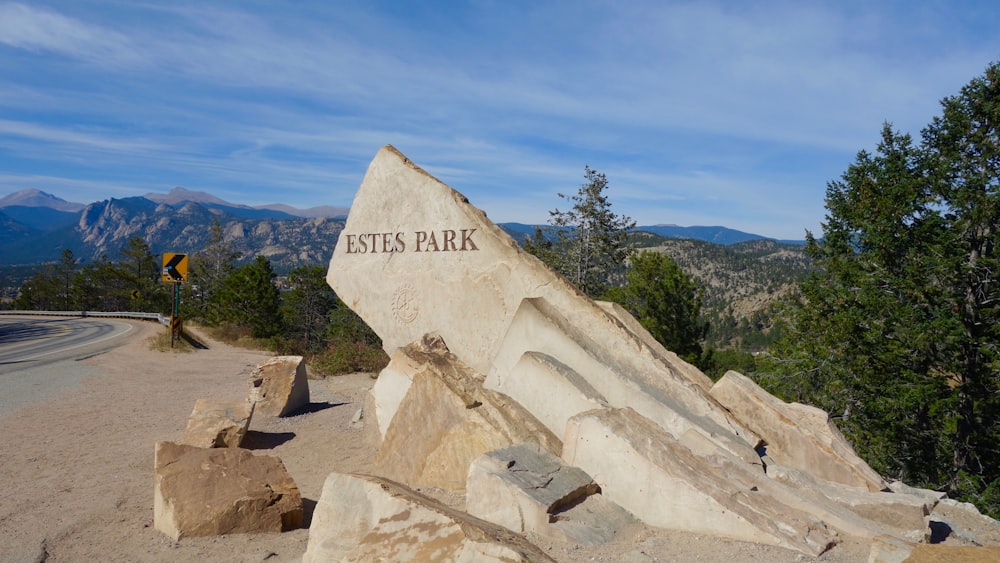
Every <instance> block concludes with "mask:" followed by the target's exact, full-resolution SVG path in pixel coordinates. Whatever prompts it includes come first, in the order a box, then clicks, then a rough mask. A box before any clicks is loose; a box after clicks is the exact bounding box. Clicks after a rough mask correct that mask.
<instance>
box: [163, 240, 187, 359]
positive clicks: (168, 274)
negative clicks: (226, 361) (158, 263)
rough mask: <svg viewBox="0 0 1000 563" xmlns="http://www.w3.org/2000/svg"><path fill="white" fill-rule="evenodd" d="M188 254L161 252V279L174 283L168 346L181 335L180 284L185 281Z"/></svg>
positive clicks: (171, 345) (172, 345)
mask: <svg viewBox="0 0 1000 563" xmlns="http://www.w3.org/2000/svg"><path fill="white" fill-rule="evenodd" d="M187 271H188V255H187V254H177V253H174V252H164V253H163V281H164V282H166V283H172V284H174V308H173V310H172V311H171V313H170V347H171V348H173V347H174V341H175V340H176V339H178V338H180V336H181V284H182V283H184V282H186V281H187Z"/></svg>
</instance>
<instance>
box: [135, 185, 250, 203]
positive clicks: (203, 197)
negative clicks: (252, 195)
mask: <svg viewBox="0 0 1000 563" xmlns="http://www.w3.org/2000/svg"><path fill="white" fill-rule="evenodd" d="M143 197H145V198H146V199H148V200H149V201H155V202H156V203H166V204H167V205H177V204H179V203H184V202H186V201H193V202H195V203H212V204H215V205H225V206H229V207H242V206H240V205H235V204H232V203H229V202H228V201H225V200H222V199H219V198H217V197H215V196H214V195H212V194H210V193H207V192H199V191H194V190H189V189H187V188H182V187H180V186H178V187H176V188H174V189H172V190H170V191H169V192H168V193H165V194H158V193H148V194H146V195H144V196H143Z"/></svg>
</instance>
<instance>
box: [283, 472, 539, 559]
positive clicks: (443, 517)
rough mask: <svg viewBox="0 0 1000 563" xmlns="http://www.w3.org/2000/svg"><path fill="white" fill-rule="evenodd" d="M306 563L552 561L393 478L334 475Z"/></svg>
mask: <svg viewBox="0 0 1000 563" xmlns="http://www.w3.org/2000/svg"><path fill="white" fill-rule="evenodd" d="M302 561H303V563H313V562H320V561H401V562H402V561H455V562H469V563H473V562H480V561H483V562H489V561H494V562H501V561H502V562H518V561H524V562H552V561H553V559H551V558H550V557H548V556H547V555H546V554H545V553H544V552H542V551H541V550H540V549H538V548H537V547H536V546H534V545H532V544H531V543H529V542H528V541H527V540H525V539H524V538H523V537H522V536H520V535H517V534H515V533H513V532H511V531H510V530H507V529H505V528H503V527H500V526H497V525H496V524H492V523H490V522H486V521H485V520H480V519H478V518H475V517H473V516H470V515H468V514H465V513H463V512H459V511H457V510H454V509H451V508H448V507H446V506H444V505H442V504H440V503H438V502H436V501H434V500H432V499H430V498H427V497H426V496H424V495H421V494H419V493H417V492H415V491H413V490H411V489H409V488H408V487H406V486H404V485H401V484H399V483H395V482H393V481H390V480H388V479H383V478H380V477H373V476H365V475H344V474H340V473H331V474H330V476H329V477H327V479H326V482H325V483H324V484H323V492H322V494H321V495H320V498H319V501H318V502H317V503H316V509H315V511H314V512H313V517H312V524H311V525H310V526H309V544H308V546H307V548H306V553H305V555H304V556H303V557H302Z"/></svg>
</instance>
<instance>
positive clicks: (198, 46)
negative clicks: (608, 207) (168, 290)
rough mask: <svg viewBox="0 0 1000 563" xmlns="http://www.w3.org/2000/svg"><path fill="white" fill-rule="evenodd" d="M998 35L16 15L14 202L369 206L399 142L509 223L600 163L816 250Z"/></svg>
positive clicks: (1, 147) (797, 21)
mask: <svg viewBox="0 0 1000 563" xmlns="http://www.w3.org/2000/svg"><path fill="white" fill-rule="evenodd" d="M998 29H1000V7H996V6H995V3H994V2H991V1H985V2H973V1H940V2H920V1H901V2H875V1H859V2H854V1H831V2H803V1H794V2H749V1H731V2H721V1H718V2H712V1H698V2H670V1H649V2H645V1H641V0H636V1H591V0H572V1H544V0H538V1H521V0H506V1H491V0H470V1H466V2H459V1H442V2H432V1H425V2H405V1H396V2H376V1H334V0H330V1H317V2H306V1H296V2H284V3H280V4H279V3H278V2H264V1H259V2H256V1H243V2H222V1H220V2H190V3H189V2H183V1H171V2H166V1H162V2H152V1H150V2H141V1H111V0H109V1H88V0H73V1H66V2H46V1H32V2H23V3H9V2H4V1H3V0H0V194H6V193H11V192H14V191H17V190H20V189H23V188H37V189H41V190H44V191H47V192H50V193H52V194H55V195H57V196H59V197H61V198H63V199H66V200H69V201H76V202H81V203H90V202H93V201H97V200H102V199H107V198H109V197H116V198H121V197H129V196H135V195H143V194H146V193H148V192H167V191H169V190H170V189H171V188H173V187H174V186H183V187H186V188H188V189H192V190H201V191H207V192H209V193H212V194H214V195H216V196H218V197H221V198H223V199H226V200H229V201H232V202H235V203H242V204H247V205H260V204H267V203H275V202H281V203H287V204H291V205H294V206H297V207H310V206H314V205H334V206H347V205H349V204H350V203H351V200H352V198H353V197H354V193H355V191H356V190H357V187H358V185H359V184H360V182H361V179H362V178H363V176H364V172H365V169H366V167H367V165H368V162H369V161H370V160H371V158H372V156H374V154H375V152H376V151H377V150H378V149H379V148H380V147H381V146H383V145H385V144H392V145H395V146H396V147H397V148H398V149H399V150H401V151H402V152H403V153H404V154H406V155H407V156H409V157H410V158H411V159H412V160H413V161H414V162H416V163H417V164H419V165H421V166H422V167H424V168H425V169H427V170H428V171H429V172H431V173H432V174H434V175H435V176H437V177H438V178H440V179H441V180H443V181H444V182H446V183H448V184H449V185H451V186H452V187H454V188H455V189H457V190H459V191H460V192H462V193H463V194H465V195H466V196H467V197H468V198H469V199H470V200H471V202H472V203H473V204H475V205H476V206H477V207H480V208H481V209H483V210H484V211H486V212H487V214H488V215H489V216H490V217H491V218H492V219H493V220H494V221H498V222H504V221H520V222H525V223H544V222H546V221H547V219H548V210H550V209H553V208H555V207H560V208H565V207H566V205H565V201H564V200H561V199H560V198H559V197H558V196H557V193H559V192H561V193H565V194H571V193H575V192H576V190H577V189H578V188H579V186H580V184H581V183H582V182H583V168H584V165H589V166H590V167H592V168H595V169H597V170H599V171H601V172H604V173H605V174H606V175H607V177H608V180H609V185H610V188H609V190H608V192H607V193H608V196H609V198H610V199H611V201H612V203H613V210H615V211H616V212H618V213H622V214H626V215H629V216H631V217H633V218H634V219H636V220H637V221H638V222H639V224H657V223H672V224H679V225H725V226H728V227H732V228H737V229H741V230H744V231H750V232H754V233H759V234H763V235H767V236H772V237H776V238H788V239H800V238H802V237H803V234H804V231H805V229H810V230H812V231H814V232H817V233H818V232H819V231H820V223H821V222H822V221H823V218H824V213H825V211H824V208H823V197H824V193H825V190H826V184H827V182H829V181H830V180H833V179H836V178H838V177H839V176H840V174H841V173H843V171H844V170H845V169H846V167H847V166H848V165H849V164H850V163H851V162H852V161H853V160H854V157H855V155H856V153H857V151H858V150H861V149H867V150H871V149H872V148H873V147H874V146H875V144H876V143H877V140H878V133H879V130H880V128H881V124H882V123H883V122H884V121H890V122H892V123H893V124H894V125H895V126H896V127H897V128H898V129H900V130H903V131H906V132H911V133H913V134H914V135H917V134H919V131H920V129H921V128H923V127H924V126H925V125H926V124H927V123H928V122H929V121H930V120H931V118H933V117H934V116H935V115H937V113H938V111H939V107H940V106H939V101H940V99H941V98H943V97H945V96H950V95H954V94H957V93H958V91H959V90H960V88H961V87H962V86H963V85H964V84H966V83H967V82H968V81H969V80H971V79H972V78H974V77H976V76H979V75H981V74H982V72H983V70H984V69H985V68H986V65H987V64H988V63H989V62H990V61H993V60H1000V33H997V30H998Z"/></svg>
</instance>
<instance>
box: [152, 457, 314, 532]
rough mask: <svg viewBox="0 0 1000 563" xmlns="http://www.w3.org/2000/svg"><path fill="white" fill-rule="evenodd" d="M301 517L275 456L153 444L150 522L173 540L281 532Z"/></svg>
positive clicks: (298, 523) (292, 488) (297, 499)
mask: <svg viewBox="0 0 1000 563" xmlns="http://www.w3.org/2000/svg"><path fill="white" fill-rule="evenodd" d="M303 516H304V513H303V509H302V497H301V495H300V494H299V489H298V487H297V486H296V485H295V482H294V481H293V480H292V478H291V477H290V476H289V475H288V472H287V471H286V470H285V466H284V464H282V463H281V460H280V459H278V458H277V457H274V456H258V455H254V454H253V453H251V452H250V451H249V450H244V449H239V448H196V447H194V446H187V445H184V444H175V443H173V442H157V444H156V454H155V459H154V477H153V526H154V527H155V528H156V529H157V530H159V531H161V532H163V533H164V534H166V535H168V536H170V537H172V538H174V539H175V540H178V539H181V538H184V537H189V536H213V535H221V534H240V533H257V532H282V531H285V530H291V529H294V528H299V527H301V526H302V523H303Z"/></svg>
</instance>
